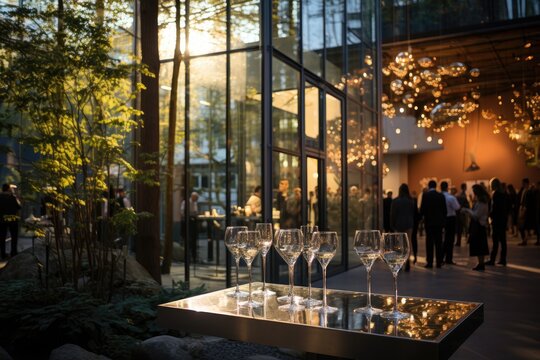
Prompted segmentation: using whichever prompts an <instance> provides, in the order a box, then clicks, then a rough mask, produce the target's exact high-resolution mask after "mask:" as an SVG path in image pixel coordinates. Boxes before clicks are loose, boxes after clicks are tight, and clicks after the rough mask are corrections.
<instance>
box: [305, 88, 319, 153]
mask: <svg viewBox="0 0 540 360" xmlns="http://www.w3.org/2000/svg"><path fill="white" fill-rule="evenodd" d="M304 94H305V95H304V96H305V98H304V116H305V123H306V125H305V131H306V145H307V146H309V147H313V148H316V149H319V148H320V147H321V142H320V138H319V128H320V125H319V89H318V88H317V87H315V86H313V85H312V84H310V83H308V82H306V85H305V91H304Z"/></svg>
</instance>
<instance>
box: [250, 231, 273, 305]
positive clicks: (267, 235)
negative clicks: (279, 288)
mask: <svg viewBox="0 0 540 360" xmlns="http://www.w3.org/2000/svg"><path fill="white" fill-rule="evenodd" d="M255 230H257V231H258V232H259V233H260V234H261V242H262V247H261V257H262V273H263V287H262V289H261V290H257V291H255V292H253V293H254V294H257V295H263V296H273V295H276V293H275V291H272V290H270V289H267V288H266V255H267V254H268V252H269V251H270V248H271V247H272V240H273V237H274V236H273V227H272V224H271V223H259V224H257V225H255Z"/></svg>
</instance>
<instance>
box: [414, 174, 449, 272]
mask: <svg viewBox="0 0 540 360" xmlns="http://www.w3.org/2000/svg"><path fill="white" fill-rule="evenodd" d="M436 188H437V182H436V181H435V180H430V181H429V183H428V191H427V192H425V193H424V195H423V196H422V205H421V206H420V214H421V215H422V216H423V217H424V225H425V228H426V262H427V264H426V266H425V267H426V268H432V267H433V246H435V260H436V262H437V267H438V268H440V267H441V266H442V262H443V249H442V232H443V228H444V225H445V223H446V199H445V197H444V195H443V194H441V193H439V192H437V190H436Z"/></svg>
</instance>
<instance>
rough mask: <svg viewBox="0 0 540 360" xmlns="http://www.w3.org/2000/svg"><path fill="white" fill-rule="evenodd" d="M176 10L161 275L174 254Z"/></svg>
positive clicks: (177, 4) (177, 1)
mask: <svg viewBox="0 0 540 360" xmlns="http://www.w3.org/2000/svg"><path fill="white" fill-rule="evenodd" d="M174 6H175V10H176V15H175V28H176V43H175V46H174V60H173V73H172V80H171V98H170V100H169V136H168V141H167V188H166V191H165V194H166V195H165V216H166V217H165V244H164V249H163V263H162V264H161V273H162V274H170V272H171V262H172V252H173V239H172V238H173V203H174V199H173V195H174V188H173V186H174V148H175V145H176V141H175V140H176V114H177V111H178V110H177V102H178V79H179V77H180V76H179V75H180V63H181V62H182V53H181V51H180V31H181V28H180V0H175V1H174Z"/></svg>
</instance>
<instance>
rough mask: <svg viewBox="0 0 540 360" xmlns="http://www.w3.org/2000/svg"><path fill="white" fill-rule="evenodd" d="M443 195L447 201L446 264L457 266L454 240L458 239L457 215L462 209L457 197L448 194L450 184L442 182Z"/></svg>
mask: <svg viewBox="0 0 540 360" xmlns="http://www.w3.org/2000/svg"><path fill="white" fill-rule="evenodd" d="M441 193H442V194H443V195H444V199H445V201H446V222H445V224H444V244H443V256H444V263H445V264H449V265H455V264H456V263H455V262H454V238H455V237H456V215H457V211H459V209H460V208H461V206H459V203H458V201H457V199H456V197H455V196H454V195H452V194H450V193H448V183H447V182H446V181H443V182H441Z"/></svg>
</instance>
